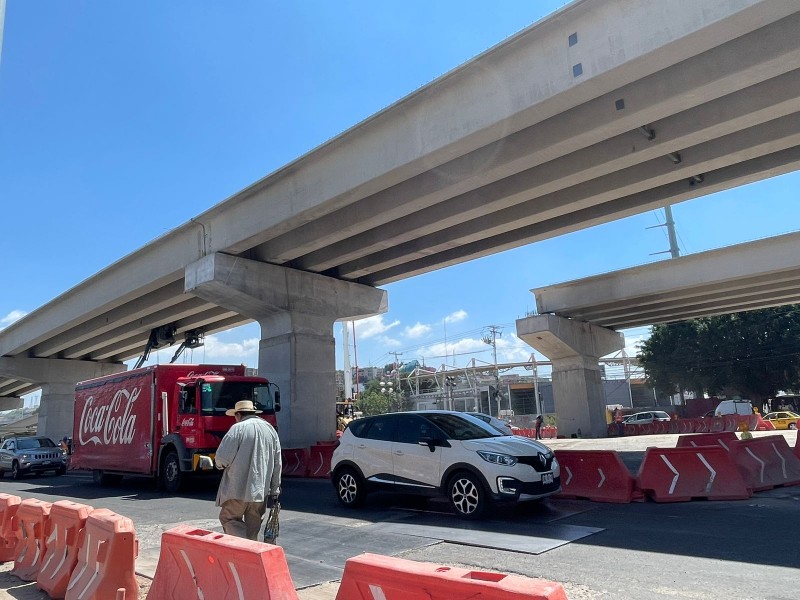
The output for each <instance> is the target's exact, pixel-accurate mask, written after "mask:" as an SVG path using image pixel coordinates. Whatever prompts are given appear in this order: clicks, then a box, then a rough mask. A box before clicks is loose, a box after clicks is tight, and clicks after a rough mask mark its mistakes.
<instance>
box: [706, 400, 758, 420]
mask: <svg viewBox="0 0 800 600" xmlns="http://www.w3.org/2000/svg"><path fill="white" fill-rule="evenodd" d="M754 412H755V411H754V410H753V403H752V402H750V400H723V401H722V402H720V403H719V404H717V408H716V409H715V410H714V414H715V415H716V416H718V417H722V416H725V415H752V414H753V413H754Z"/></svg>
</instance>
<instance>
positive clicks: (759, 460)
mask: <svg viewBox="0 0 800 600" xmlns="http://www.w3.org/2000/svg"><path fill="white" fill-rule="evenodd" d="M745 450H747V453H748V454H749V455H750V456H752V457H753V459H754V460H755V461H756V462H757V463H758V464H759V465H761V483H764V464H765V463H764V461H763V460H761V459H760V458H758V457H757V456H756V455H755V454H753V451H752V450H750V448H745Z"/></svg>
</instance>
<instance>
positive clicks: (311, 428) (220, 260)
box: [186, 253, 388, 448]
mask: <svg viewBox="0 0 800 600" xmlns="http://www.w3.org/2000/svg"><path fill="white" fill-rule="evenodd" d="M186 291H187V292H191V293H192V294H195V295H196V296H199V297H200V298H203V299H204V300H207V301H209V302H213V303H214V304H217V305H219V306H223V307H225V308H227V309H229V310H235V311H237V312H239V313H240V314H242V315H245V316H247V317H250V318H251V319H254V320H256V321H258V323H259V324H260V325H261V338H262V339H261V342H260V343H259V358H258V373H259V375H261V376H263V377H266V378H267V379H269V380H270V381H273V382H274V383H276V384H278V386H279V387H280V390H281V412H280V413H278V429H279V434H280V437H281V443H282V444H283V445H284V446H285V447H287V448H298V447H307V446H309V445H311V444H313V443H315V442H317V441H322V440H330V439H333V437H334V435H335V431H336V380H335V371H336V356H335V342H334V337H333V323H334V322H335V321H336V320H343V319H348V320H351V319H358V318H363V317H367V316H370V315H374V314H380V313H383V312H386V310H387V308H388V307H387V301H386V292H385V291H384V290H378V289H375V288H372V287H369V286H365V285H360V284H356V283H349V282H346V281H340V280H338V279H333V278H330V277H324V276H322V275H317V274H314V273H307V272H305V271H297V270H295V269H289V268H286V267H280V266H276V265H271V264H268V263H262V262H258V261H254V260H248V259H244V258H238V257H235V256H229V255H227V254H219V253H217V254H211V255H209V256H206V257H204V258H202V259H201V260H199V261H197V262H195V263H193V264H191V265H189V266H188V267H186Z"/></svg>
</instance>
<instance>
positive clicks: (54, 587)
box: [36, 500, 94, 598]
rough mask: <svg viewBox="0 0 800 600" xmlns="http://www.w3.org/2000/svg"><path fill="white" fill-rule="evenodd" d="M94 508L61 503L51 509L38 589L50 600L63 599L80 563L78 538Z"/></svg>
mask: <svg viewBox="0 0 800 600" xmlns="http://www.w3.org/2000/svg"><path fill="white" fill-rule="evenodd" d="M92 510H94V509H93V508H92V507H91V506H87V505H85V504H78V503H77V502H70V501H69V500H59V501H58V502H54V503H53V505H52V506H51V507H50V530H51V531H50V536H49V537H48V538H47V552H46V553H45V555H44V559H43V560H42V567H41V569H40V570H39V574H38V575H37V576H36V586H37V587H38V588H39V589H42V590H44V591H45V592H47V595H48V596H50V597H51V598H63V597H64V595H65V594H66V593H67V585H68V584H69V579H70V576H71V575H72V571H73V569H75V565H76V564H77V563H78V536H79V534H80V532H81V530H82V529H83V528H84V526H85V525H86V517H88V516H89V513H90V512H92Z"/></svg>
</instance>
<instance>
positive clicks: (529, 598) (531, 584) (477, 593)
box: [336, 554, 567, 600]
mask: <svg viewBox="0 0 800 600" xmlns="http://www.w3.org/2000/svg"><path fill="white" fill-rule="evenodd" d="M378 598H380V599H381V600H422V599H423V598H424V599H425V600H467V599H472V598H481V600H483V599H486V600H567V595H566V593H565V592H564V588H563V587H562V586H561V584H560V583H556V582H554V581H545V580H542V579H530V578H528V577H521V576H517V575H505V574H503V573H490V572H486V571H470V570H469V569H461V568H457V567H443V566H439V565H435V564H431V563H424V562H416V561H413V560H406V559H403V558H393V557H390V556H381V555H379V554H361V555H359V556H356V557H353V558H350V559H348V560H347V562H346V563H345V565H344V574H343V575H342V583H341V584H340V585H339V592H338V593H337V594H336V600H376V599H378Z"/></svg>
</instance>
